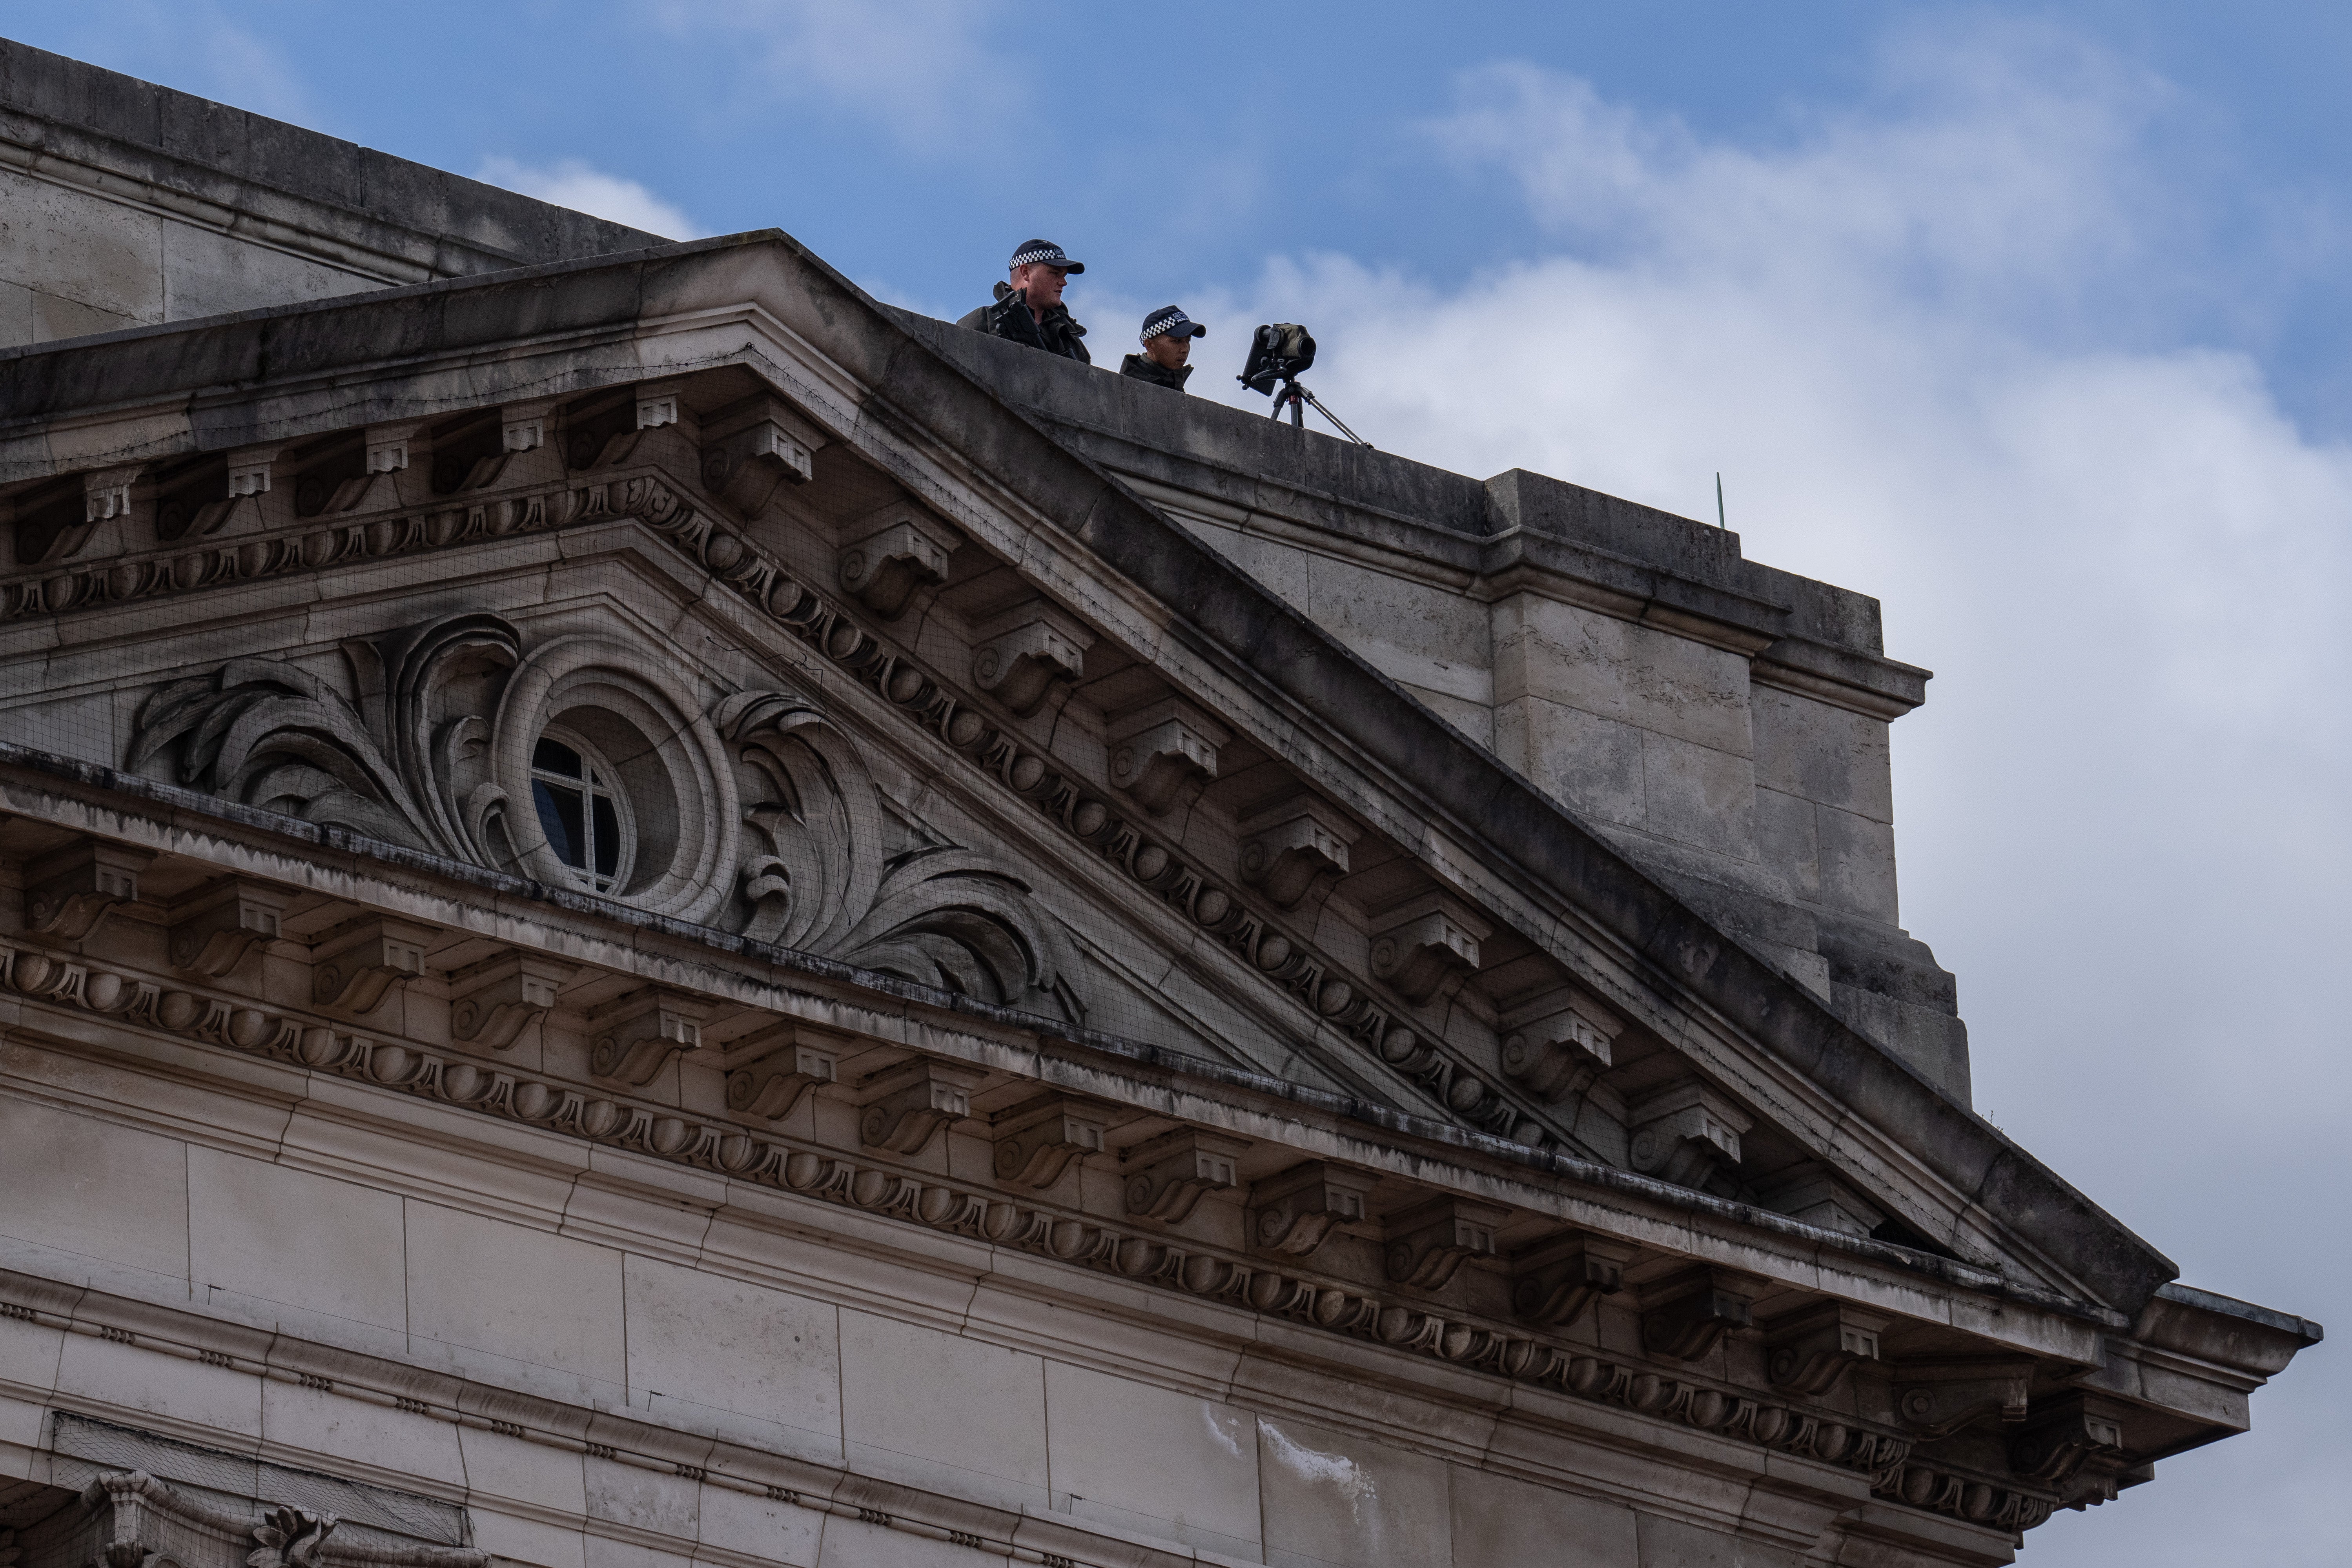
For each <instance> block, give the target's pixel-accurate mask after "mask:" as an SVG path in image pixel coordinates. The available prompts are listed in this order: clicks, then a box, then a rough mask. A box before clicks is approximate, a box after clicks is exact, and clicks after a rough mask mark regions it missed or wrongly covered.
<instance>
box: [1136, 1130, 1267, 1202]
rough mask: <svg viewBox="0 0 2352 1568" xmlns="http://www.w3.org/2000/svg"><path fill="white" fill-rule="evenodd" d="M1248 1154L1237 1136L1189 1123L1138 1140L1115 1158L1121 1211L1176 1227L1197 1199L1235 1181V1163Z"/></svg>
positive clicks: (1247, 1148)
mask: <svg viewBox="0 0 2352 1568" xmlns="http://www.w3.org/2000/svg"><path fill="white" fill-rule="evenodd" d="M1247 1152H1249V1144H1248V1142H1245V1141H1244V1140H1243V1139H1239V1138H1226V1137H1223V1136H1221V1135H1219V1134H1217V1133H1214V1132H1203V1131H1201V1130H1200V1129H1198V1128H1195V1127H1180V1128H1178V1129H1177V1130H1176V1131H1173V1132H1166V1133H1162V1134H1161V1135H1160V1136H1159V1137H1157V1138H1154V1139H1152V1140H1150V1142H1145V1143H1139V1144H1137V1145H1136V1146H1135V1147H1134V1148H1132V1149H1129V1151H1128V1152H1126V1154H1125V1155H1124V1156H1123V1157H1122V1158H1121V1160H1120V1163H1121V1164H1122V1165H1123V1166H1125V1167H1126V1172H1127V1212H1128V1213H1129V1214H1131V1215H1142V1216H1144V1217H1145V1218H1147V1219H1156V1220H1159V1221H1160V1222H1161V1223H1162V1224H1164V1225H1181V1224H1182V1223H1183V1222H1184V1220H1185V1219H1186V1217H1187V1216H1189V1215H1191V1214H1192V1210H1193V1209H1194V1207H1196V1206H1197V1205H1199V1204H1200V1201H1201V1200H1202V1198H1203V1197H1205V1196H1206V1195H1207V1194H1211V1193H1213V1192H1222V1191H1223V1190H1224V1189H1226V1188H1228V1187H1232V1186H1234V1185H1235V1184H1238V1183H1239V1181H1240V1180H1241V1175H1240V1167H1239V1165H1238V1164H1237V1163H1236V1162H1238V1161H1239V1160H1240V1158H1241V1157H1242V1155H1244V1154H1245V1153H1247Z"/></svg>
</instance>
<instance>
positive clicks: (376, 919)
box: [0, 46, 2319, 1568]
mask: <svg viewBox="0 0 2352 1568" xmlns="http://www.w3.org/2000/svg"><path fill="white" fill-rule="evenodd" d="M0 163H5V168H0V186H4V187H5V188H4V189H0V198H5V209H0V210H5V218H0V242H5V243H0V310H5V313H6V321H7V322H8V331H10V333H11V334H12V335H13V336H14V337H15V338H16V339H18V340H21V346H19V347H16V348H14V349H10V350H7V351H5V352H0V495H5V500H6V502H7V505H8V508H9V518H8V521H9V523H10V538H9V541H8V544H9V548H10V551H11V553H10V554H9V556H8V558H7V561H6V563H5V570H4V571H0V671H5V676H0V813H5V816H0V889H5V890H0V1029H5V1033H4V1034H0V1530H6V1531H13V1535H11V1536H8V1537H6V1538H5V1545H0V1562H13V1563H17V1564H19V1565H20V1568H83V1565H84V1564H87V1563H100V1562H102V1563H105V1564H107V1568H142V1564H145V1563H148V1561H149V1559H150V1558H156V1559H157V1560H158V1561H159V1562H160V1561H161V1559H163V1558H169V1559H171V1560H172V1561H173V1562H175V1563H180V1564H183V1565H184V1568H212V1565H215V1564H217V1565H218V1568H234V1565H235V1564H236V1563H247V1564H250V1565H251V1568H286V1565H289V1564H299V1565H301V1568H341V1565H343V1564H353V1565H357V1564H382V1565H386V1568H393V1565H406V1568H479V1565H485V1564H488V1563H490V1562H491V1561H492V1560H503V1561H507V1562H511V1563H518V1564H531V1565H534V1568H653V1565H655V1564H671V1563H685V1562H688V1561H694V1562H699V1563H715V1564H723V1565H726V1568H766V1565H769V1564H794V1565H803V1568H813V1565H822V1568H854V1565H859V1564H894V1565H895V1564H940V1565H942V1568H945V1565H950V1564H954V1565H961V1564H978V1563H985V1562H989V1561H996V1560H1004V1559H1010V1560H1012V1561H1015V1562H1020V1563H1058V1564H1079V1563H1084V1564H1088V1565H1093V1568H1112V1565H1118V1568H1128V1565H1145V1564H1149V1565H1154V1568H1159V1565H1168V1564H1175V1563H1278V1564H1290V1565H1300V1564H1322V1563H1362V1564H1382V1565H1386V1564H1400V1565H1402V1564H1415V1565H1419V1564H1433V1565H1437V1564H1444V1565H1452V1568H1502V1565H1517V1564H1528V1563H1576V1564H1593V1565H1596V1568H1668V1565H1674V1568H1683V1565H1696V1564H1726V1565H1728V1564H1733V1563H1739V1564H1786V1565H1790V1568H1793V1565H1796V1564H1801V1563H1813V1564H1826V1563H1847V1564H1872V1565H1881V1564H1884V1565H1889V1568H1891V1565H1895V1564H1903V1565H1911V1564H1990V1563H2005V1562H2008V1561H2010V1560H2011V1556H2012V1553H2013V1552H2015V1550H2016V1549H2017V1547H2018V1546H2019V1544H2020V1542H2021V1540H2022V1539H2023V1536H2024V1532H2025V1531H2029V1530H2030V1529H2032V1527H2033V1526H2035V1525H2036V1524H2038V1523H2040V1522H2042V1521H2043V1520H2044V1519H2046V1518H2047V1517H2048V1515H2049V1514H2050V1512H2051V1511H2052V1510H2053V1509H2056V1508H2062V1507H2086V1506H2090V1505H2095V1504H2097V1503H2101V1502H2103V1501H2105V1500H2110V1499H2112V1498H2114V1497H2115V1496H2116V1493H2117V1492H2118V1490H2119V1489H2124V1488H2126V1487H2129V1486H2133V1485H2136V1484H2137V1483H2139V1482H2142V1481H2146V1480H2148V1479H2151V1478H2153V1477H2155V1476H2156V1475H2158V1473H2159V1472H2158V1461H2160V1460H2161V1459H2162V1458H2165V1457H2166V1456H2168V1455H2171V1454H2175V1453H2179V1452H2180V1451H2182V1450H2184V1449H2187V1448H2189V1447H2197V1446H2199V1445H2201V1444H2205V1443H2209V1442H2211V1441H2214V1440H2216V1439H2219V1438H2221V1437H2224V1436H2230V1435H2231V1434H2232V1433H2235V1432H2238V1431H2241V1430H2243V1429H2244V1427H2245V1426H2246V1425H2247V1421H2248V1401H2249V1397H2250V1395H2251V1394H2252V1391H2253V1390H2254V1389H2255V1388H2257V1387H2259V1386H2260V1385H2261V1384H2262V1383H2263V1381H2264V1380H2265V1379H2266V1378H2267V1377H2269V1376H2271V1375H2273V1374H2274V1373H2278V1372H2280V1371H2282V1370H2283V1369H2284V1367H2285V1366H2286V1365H2287V1363H2288V1362H2289V1360H2290V1359H2291V1358H2292V1357H2293V1355H2294V1353H2295V1352H2296V1351H2297V1350H2299V1349H2301V1348H2303V1347H2304V1346H2306V1345H2308V1344H2310V1343H2312V1342H2315V1341H2316V1340H2317V1339H2318V1337H2319V1330H2318V1328H2317V1327H2316V1325H2315V1324H2312V1323H2309V1322H2307V1321H2305V1320H2303V1319H2301V1318H2297V1317H2292V1316H2288V1315H2284V1314H2281V1313H2278V1312H2273V1311H2271V1310H2266V1309H2263V1308H2259V1307H2254V1306H2251V1305H2248V1304H2246V1303H2243V1302H2240V1301H2236V1300H2231V1299H2229V1298H2226V1297H2223V1296H2219V1295H2214V1294H2210V1293H2209V1292H2206V1291H2203V1290H2200V1289H2190V1288H2188V1287H2186V1286H2184V1285H2181V1284H2180V1283H2179V1282H2178V1281H2177V1279H2176V1278H2175V1276H2176V1274H2177V1270H2176V1269H2175V1268H2173V1266H2172V1265H2171V1264H2170V1263H2169V1262H2168V1260H2167V1259H2166V1258H2164V1257H2163V1256H2162V1255H2161V1254H2160V1253H2158V1251H2157V1250H2155V1248H2153V1247H2150V1246H2149V1245H2148V1244H2147V1243H2146V1242H2144V1241H2143V1240H2141V1239H2140V1238H2139V1237H2136V1236H2134V1235H2132V1234H2131V1233H2130V1232H2129V1231H2127V1230H2126V1229H2125V1228H2124V1227H2123V1226H2120V1225H2118V1224H2117V1223H2116V1221H2115V1220H2114V1219H2113V1218H2111V1217H2110V1216H2108V1215H2105V1213H2103V1212H2102V1211H2101V1210H2100V1209H2099V1208H2097V1207H2096V1206H2095V1205H2094V1204H2093V1203H2092V1202H2091V1201H2090V1200H2089V1199H2088V1198H2086V1197H2084V1195H2083V1194H2079V1193H2077V1192H2076V1191H2075V1190H2074V1188H2072V1187H2070V1186H2069V1185H2067V1184H2065V1183H2064V1182H2063V1180H2061V1179H2060V1178H2059V1177H2058V1176H2057V1175H2055V1174H2054V1173H2052V1172H2050V1171H2049V1170H2048V1169H2046V1168H2045V1167H2044V1166H2042V1164H2040V1163H2038V1162H2036V1161H2035V1160H2034V1159H2033V1158H2032V1156H2031V1155H2029V1154H2028V1153H2026V1152H2024V1151H2023V1150H2021V1149H2020V1148H2018V1147H2017V1146H2015V1145H2014V1144H2013V1143H2011V1142H2010V1141H2009V1140H2007V1139H2006V1138H2004V1137H2003V1136H2002V1135H2001V1134H2000V1132H1999V1131H1998V1130H1996V1129H1994V1128H1993V1127H1991V1126H1990V1124H1989V1123H1987V1122H1986V1121H1983V1120H1982V1119H1980V1118H1979V1117H1978V1116H1976V1115H1975V1114H1974V1113H1973V1112H1972V1110H1970V1108H1969V1088H1968V1047H1967V1040H1966V1035H1965V1032H1964V1030H1963V1028H1962V1026H1961V1024H1960V1021H1959V1019H1958V1012H1957V1005H1956V994H1955V990H1954V986H1953V982H1952V979H1951V976H1950V975H1948V973H1945V972H1944V971H1943V970H1942V969H1940V968H1939V967H1938V966H1937V963H1935V960H1934V958H1933V955H1932V954H1931V953H1930V952H1929V951H1928V950H1927V948H1926V947H1925V946H1924V945H1922V944H1921V943H1919V942H1916V941H1915V940H1914V939H1913V938H1912V937H1911V936H1910V935H1909V934H1908V933H1907V932H1906V931H1904V930H1903V929H1902V928H1901V927H1900V925H1899V924H1898V923H1897V906H1896V900H1895V857H1894V839H1893V827H1892V821H1893V810H1892V803H1891V798H1890V788H1889V780H1888V768H1887V743H1886V734H1887V726H1888V725H1889V724H1890V723H1891V722H1892V721H1894V720H1895V719H1896V718H1897V717H1899V716H1900V715H1901V714H1902V713H1904V712H1905V711H1906V710H1909V709H1910V708H1912V707H1915V706H1916V705H1917V704H1918V703H1919V702H1920V701H1921V700H1923V698H1924V695H1925V689H1926V687H1925V683H1926V680H1927V674H1926V672H1925V671H1923V670H1919V669H1916V668H1912V667H1909V666H1907V665H1905V664H1902V663H1900V662H1898V661H1895V660H1894V659H1891V658H1888V657H1887V656H1886V655H1885V652H1884V649H1883V647H1882V646H1881V641H1880V637H1879V630H1878V619H1877V607H1876V605H1875V604H1874V602H1873V601H1872V600H1870V599H1867V598H1865V597H1863V596H1862V595H1857V594H1853V593H1851V592H1848V591H1846V590H1843V589H1840V588H1835V587H1832V586H1830V585H1828V584H1821V583H1814V582H1810V581H1806V580H1803V579H1801V578H1797V577H1793V576H1790V575H1789V574H1785V573H1780V572H1775V571H1773V570H1771V569H1769V568H1767V567H1763V566H1759V565H1758V564H1756V563H1750V562H1748V561H1746V560H1744V559H1743V558H1742V557H1741V555H1740V552H1739V545H1738V538H1737V537H1736V536H1735V535H1731V534H1729V533H1727V532H1724V531H1720V530H1717V529H1710V528H1706V527H1703V526H1701V525H1698V524H1696V523H1693V522H1690V521H1686V520H1684V519H1680V518H1675V517H1670V516H1666V515H1664V514H1661V513H1657V512H1654V511H1651V510H1646V509H1643V508H1640V507H1636V506H1633V505H1630V504H1628V503H1625V502H1622V501H1619V500H1612V499H1611V498H1609V497H1605V496H1601V495H1598V494H1595V493H1593V492H1591V491H1588V490H1584V489H1579V488H1578V487H1576V486H1573V485H1570V484H1566V483H1562V482H1560V481H1558V480H1554V479H1546V478H1544V477H1541V476H1538V475H1534V474H1528V473H1522V472H1514V473H1510V474H1506V475H1503V476H1501V477H1500V478H1497V479H1491V480H1487V481H1486V482H1483V483H1481V482H1479V481H1475V480H1472V479H1465V478H1462V477H1459V476H1456V475H1452V474H1447V473H1444V472H1440V471H1437V470H1434V469H1432V468H1425V467H1423V466H1420V465H1417V464H1414V463H1412V462H1410V461H1407V460H1405V459H1403V458H1398V457H1394V456H1391V455H1387V454H1383V453H1376V452H1371V451H1369V450H1367V449H1363V448H1359V447H1349V446H1345V445H1342V444H1340V443H1338V442H1334V441H1330V440H1327V439H1325V438H1323V437H1319V436H1316V435H1313V434H1311V433H1306V432H1300V431H1297V430H1293V429H1291V428H1289V427H1287V426H1282V425H1278V424H1276V423H1274V422H1272V421H1268V420H1265V419H1263V418H1252V417H1248V416H1244V415H1242V414H1240V413H1237V412H1235V411H1234V410H1230V409H1226V408H1223V407H1219V406H1216V405H1210V404H1207V403H1204V402H1202V401H1200V400H1197V399H1192V400H1187V399H1183V398H1181V397H1179V396H1177V395H1173V394H1171V393H1168V392H1166V391H1163V390H1161V389H1159V388H1155V387H1150V386H1147V385H1143V384H1138V383H1136V382H1133V381H1127V380H1122V379H1120V378H1118V377H1117V376H1114V375H1111V374H1107V373H1103V372H1098V371H1094V370H1090V369H1088V368H1087V367H1083V366H1077V365H1074V364H1068V363H1061V362H1057V361H1054V360H1051V359H1049V358H1047V357H1046V356H1044V355H1039V354H1034V353H1026V352H1024V351H1022V350H1020V349H1018V348H1016V347H1013V346H1012V345H1009V344H1004V343H1001V342H995V341H993V340H988V339H983V338H981V337H979V336H978V335H977V334H973V333H969V332H958V331H954V330H953V329H951V328H950V327H947V326H945V325H944V324H942V323H940V322H937V321H927V320H924V319H921V318H918V317H913V316H909V315H908V314H906V313H903V312H900V311H897V310H891V309H888V308H887V307H884V306H881V305H879V304H877V302H875V301H874V300H870V299H869V298H867V297H866V295H864V294H863V293H861V292H860V291H859V290H858V289H856V287H855V286H854V285H853V284H851V283H850V282H848V281H847V280H846V279H843V278H842V277H841V276H839V275H838V274H837V273H835V272H834V271H833V270H832V269H830V268H827V267H826V266H825V265H824V263H823V262H822V261H820V260H818V259H817V258H814V257H813V256H811V255H810V254H808V253H807V252H806V251H805V250H804V249H803V248H802V247H800V246H798V245H797V244H795V243H794V242H793V240H791V239H790V238H789V237H786V236H784V235H782V234H780V233H776V232H773V231H769V232H763V233H754V234H748V235H740V236H736V237H730V238H725V239H717V240H708V241H702V242H698V243H693V244H686V245H672V244H667V243H666V242H661V241H659V240H657V239H656V238H655V237H650V236H644V235H636V234H633V233H630V232H629V231H626V230H621V229H616V228H615V227H614V226H611V225H608V224H603V223H599V222H597V221H595V220H593V219H588V218H584V217H582V216H578V215H575V214H570V213H564V212H561V211H558V210H555V209H552V208H549V207H546V206H544V205H540V204H537V203H533V202H530V201H528V200H526V199H524V198H521V197H519V196H514V195H508V194H506V193H503V192H498V191H494V190H490V189H488V188H487V187H483V186H479V185H476V184H471V183H470V182H467V181H464V180H459V179H456V178H454V177H451V176H447V175H443V174H436V173H434V172H432V171H428V170H424V169H420V168H417V167H415V165H411V164H406V163H401V162H400V161H399V160H396V159H393V158H389V157H385V156H383V155H382V154H378V153H369V152H364V151H362V150H359V149H355V148H352V147H349V146H347V145H344V144H341V143H337V142H331V141H329V140H327V139H325V138H321V137H317V136H313V135H311V134H310V133H308V132H301V131H299V130H295V129H293V128H290V127H287V126H283V125H278V124H274V123H272V122H268V121H260V120H257V119H256V118H255V117H252V116H249V115H245V114H242V113H239V112H237V111H236V110H229V109H226V108H224V107H222V106H220V105H217V104H211V103H206V102H204V101H202V100H194V99H191V98H187V97H185V96H184V95H180V94H175V93H172V92H168V91H164V90H162V89H155V88H152V87H148V86H146V85H144V84H140V83H136V82H132V81H129V80H127V79H122V78H120V77H116V76H112V75H110V74H109V73H106V72H102V71H99V70H95V69H92V68H88V67H84V66H80V65H78V64H75V63H73V62H70V61H66V60H61V59H58V58H55V57H52V56H47V55H43V54H41V53H40V52H38V51H36V50H31V49H27V48H23V47H16V46H8V47H6V48H5V50H0ZM116 329H120V330H116ZM91 333H98V334H100V335H87V334H91ZM9 1553H13V1554H14V1555H13V1556H10V1555H9Z"/></svg>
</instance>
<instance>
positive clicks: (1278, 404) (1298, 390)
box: [1266, 376, 1371, 447]
mask: <svg viewBox="0 0 2352 1568" xmlns="http://www.w3.org/2000/svg"><path fill="white" fill-rule="evenodd" d="M1310 403H1311V404H1313V405H1315V412H1316V413H1318V414H1320V415H1321V416H1323V417H1324V418H1326V419H1328V420H1329V421H1330V422H1331V423H1332V424H1333V425H1335V426H1339V434H1340V435H1342V436H1345V437H1347V438H1348V439H1349V440H1350V441H1353V442H1354V443H1355V444H1356V445H1357V446H1359V447H1369V446H1370V445H1371V443H1370V441H1367V440H1365V439H1364V438H1363V437H1361V436H1359V435H1357V434H1356V433H1355V432H1354V431H1353V430H1350V429H1349V428H1348V427H1347V426H1345V425H1342V424H1340V422H1339V416H1338V415H1336V414H1334V413H1332V412H1331V411H1330V410H1329V409H1328V408H1326V407H1324V406H1323V400H1322V399H1321V398H1319V397H1318V396H1316V395H1314V394H1313V393H1311V392H1309V391H1307V388H1305V387H1304V386H1301V385H1300V384H1298V382H1297V380H1296V379H1295V378H1293V377H1290V376H1285V377H1283V380H1282V386H1281V388H1280V389H1279V390H1278V391H1276V393H1275V395H1274V408H1273V410H1272V411H1271V412H1270V413H1269V414H1268V415H1267V416H1266V417H1268V418H1270V419H1279V418H1281V417H1282V411H1283V409H1284V408H1285V407H1286V406H1287V407H1288V408H1289V410H1290V422H1291V424H1292V425H1294V426H1297V428H1299V429H1301V430H1304V429H1305V428H1307V405H1308V404H1310Z"/></svg>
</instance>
